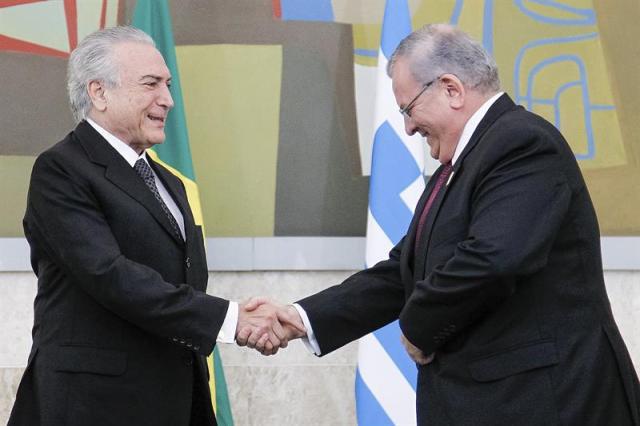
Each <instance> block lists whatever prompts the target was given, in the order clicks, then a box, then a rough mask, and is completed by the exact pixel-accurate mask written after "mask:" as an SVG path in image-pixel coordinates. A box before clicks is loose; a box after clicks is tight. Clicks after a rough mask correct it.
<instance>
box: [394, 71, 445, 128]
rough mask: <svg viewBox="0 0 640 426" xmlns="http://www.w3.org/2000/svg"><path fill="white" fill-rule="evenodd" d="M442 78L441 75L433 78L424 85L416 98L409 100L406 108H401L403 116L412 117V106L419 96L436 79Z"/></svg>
mask: <svg viewBox="0 0 640 426" xmlns="http://www.w3.org/2000/svg"><path fill="white" fill-rule="evenodd" d="M439 79H440V76H438V77H436V78H434V79H433V80H431V81H430V82H428V83H425V85H424V86H422V90H421V91H420V92H419V93H418V94H417V95H416V97H415V98H413V99H412V100H411V102H409V103H408V104H407V106H406V107H404V108H400V110H399V111H400V114H402V115H403V116H405V117H406V118H411V108H413V105H414V104H415V103H416V101H417V100H418V98H419V97H420V95H422V94H423V93H424V92H425V91H426V90H427V89H428V88H429V86H431V85H432V84H433V83H435V82H436V81H438V80H439Z"/></svg>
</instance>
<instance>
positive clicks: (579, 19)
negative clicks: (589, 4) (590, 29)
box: [514, 0, 596, 26]
mask: <svg viewBox="0 0 640 426" xmlns="http://www.w3.org/2000/svg"><path fill="white" fill-rule="evenodd" d="M514 3H515V5H516V7H518V9H520V11H521V12H522V13H524V14H525V15H527V16H528V17H529V18H531V19H533V20H535V21H538V22H542V23H545V24H551V25H574V26H576V25H595V24H596V14H595V12H594V11H593V9H579V8H577V7H571V6H569V5H566V4H564V3H560V2H558V1H554V0H514ZM526 3H536V4H539V5H542V6H546V7H549V8H552V9H557V10H561V11H563V12H569V13H570V14H573V15H575V16H576V17H575V18H573V19H570V18H556V17H553V16H547V15H543V14H541V13H540V12H537V11H534V10H532V9H529V7H528V6H527V5H526Z"/></svg>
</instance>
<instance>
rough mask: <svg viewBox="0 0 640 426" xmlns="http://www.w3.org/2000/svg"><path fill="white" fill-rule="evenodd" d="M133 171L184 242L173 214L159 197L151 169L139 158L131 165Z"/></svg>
mask: <svg viewBox="0 0 640 426" xmlns="http://www.w3.org/2000/svg"><path fill="white" fill-rule="evenodd" d="M133 169H134V170H135V171H136V173H138V175H139V176H140V177H141V178H142V180H143V181H144V183H146V184H147V186H148V187H149V189H150V190H151V192H152V193H153V196H154V197H156V200H158V203H160V207H161V208H162V211H163V212H164V214H165V215H166V216H167V219H169V223H171V228H173V232H174V233H175V234H176V236H177V237H178V238H179V239H180V240H182V241H184V240H183V238H182V233H181V232H180V228H179V227H178V222H176V218H175V217H173V214H171V212H170V211H169V207H167V205H166V204H165V203H164V201H162V197H161V196H160V192H159V191H158V187H157V186H156V180H155V178H154V176H153V172H152V171H151V167H149V165H148V164H147V162H146V161H144V160H143V159H142V158H140V159H139V160H138V161H136V164H134V165H133Z"/></svg>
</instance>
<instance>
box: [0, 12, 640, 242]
mask: <svg viewBox="0 0 640 426" xmlns="http://www.w3.org/2000/svg"><path fill="white" fill-rule="evenodd" d="M409 4H410V10H411V15H412V21H413V27H414V28H418V27H420V26H422V25H424V24H426V23H429V22H451V23H454V24H457V25H459V26H460V27H462V28H463V29H465V30H466V31H468V32H470V33H471V34H472V35H473V36H474V37H476V38H478V39H479V40H482V42H483V44H484V45H485V47H486V48H487V49H488V50H489V51H490V52H492V53H493V55H494V56H495V57H496V61H497V62H498V66H499V68H500V75H501V81H502V86H503V88H504V89H505V90H506V91H507V92H508V93H509V94H510V95H511V96H512V97H513V99H514V100H515V101H516V102H518V103H520V104H521V105H523V106H525V107H526V108H528V109H529V110H531V111H534V112H536V113H538V114H540V115H542V116H544V117H545V118H547V119H548V120H549V121H551V122H552V123H554V124H555V125H556V126H557V127H558V128H560V129H561V131H562V132H563V134H564V135H565V137H566V138H567V140H568V141H569V143H570V145H571V147H572V149H573V151H574V153H575V155H576V158H577V159H578V161H579V164H580V166H581V168H582V170H583V172H584V174H585V178H586V179H587V183H588V185H589V188H590V192H591V196H592V198H593V199H594V201H595V204H596V208H597V210H598V216H599V219H600V226H601V229H602V232H603V234H605V235H640V215H638V214H637V212H638V211H639V210H640V185H639V184H640V165H639V161H638V160H639V159H640V143H639V142H638V136H637V134H638V133H639V132H638V130H639V129H638V124H637V123H638V120H637V118H636V117H638V116H640V115H639V114H640V84H638V78H637V76H636V75H637V72H636V70H638V69H640V46H639V43H637V42H636V40H640V29H639V28H638V26H637V25H636V22H637V19H638V18H639V17H640V1H639V0H618V1H616V2H607V1H605V0H572V1H569V0H565V1H554V0H409ZM134 5H135V1H134V0H120V1H117V0H57V1H56V0H51V1H19V0H9V1H0V76H2V78H1V79H0V94H1V96H2V100H3V102H2V106H1V107H0V108H2V111H1V113H0V128H2V133H1V134H0V181H1V182H3V184H2V185H1V186H0V197H1V199H3V200H5V201H4V202H3V203H1V204H0V218H2V221H0V237H14V236H21V235H22V230H21V218H22V214H23V211H24V202H25V199H26V188H27V184H28V175H29V172H30V168H31V166H32V164H33V160H34V158H35V155H37V154H38V153H39V152H41V151H42V150H43V149H46V147H48V146H50V145H52V144H53V143H55V142H56V141H58V140H60V139H61V138H62V137H64V135H65V134H66V133H67V132H68V131H69V130H70V129H71V128H72V127H73V122H72V119H71V115H70V113H69V112H68V107H67V100H66V94H65V87H64V78H65V66H66V57H67V56H68V53H69V52H70V51H71V49H73V47H74V46H75V45H76V44H77V41H78V40H80V39H82V37H83V36H84V35H86V34H88V33H89V32H91V31H93V30H95V29H97V28H101V27H104V26H109V25H114V24H115V23H128V22H130V20H131V15H132V10H133V6H134ZM171 8H172V17H173V24H174V36H175V41H176V47H177V55H178V62H179V67H180V73H181V79H182V84H183V87H182V90H183V97H184V101H185V109H186V113H187V124H188V128H189V135H190V139H191V147H192V154H193V160H194V168H195V172H196V175H197V176H198V181H199V183H200V185H199V186H200V189H201V196H202V208H203V214H204V221H205V223H207V224H208V226H207V231H208V234H209V235H208V236H211V237H215V236H225V237H242V236H363V235H364V231H365V222H366V210H367V188H368V175H369V173H370V167H369V164H370V155H371V143H372V140H373V105H374V103H375V102H374V100H375V90H374V89H375V66H376V60H377V59H376V58H377V49H378V46H379V37H380V24H381V20H382V13H383V9H384V1H383V0H272V1H268V0H263V1H260V2H256V1H252V0H220V1H210V0H184V1H173V2H171ZM166 143H170V141H167V142H166ZM427 164H428V167H427V172H429V164H431V165H433V163H427ZM431 167H432V166H431Z"/></svg>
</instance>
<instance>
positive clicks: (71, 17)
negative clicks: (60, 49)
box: [64, 0, 78, 52]
mask: <svg viewBox="0 0 640 426" xmlns="http://www.w3.org/2000/svg"><path fill="white" fill-rule="evenodd" d="M76 6H77V5H76V0H64V15H65V17H66V18H67V35H68V37H69V51H70V52H71V51H73V49H75V48H76V46H77V45H78V11H77V7H76Z"/></svg>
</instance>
